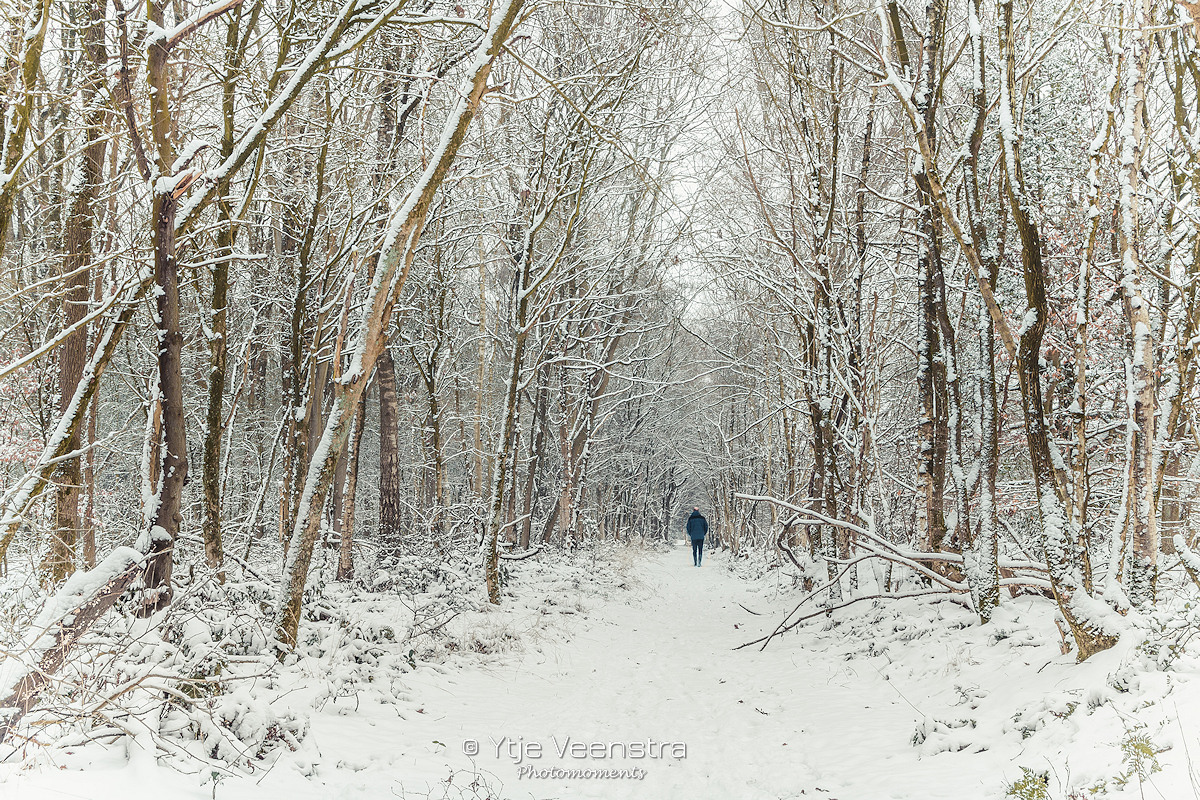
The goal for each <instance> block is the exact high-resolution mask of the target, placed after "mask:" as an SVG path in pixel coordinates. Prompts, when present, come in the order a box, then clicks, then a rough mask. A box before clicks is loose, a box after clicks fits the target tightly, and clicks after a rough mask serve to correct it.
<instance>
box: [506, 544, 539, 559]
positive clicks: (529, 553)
mask: <svg viewBox="0 0 1200 800" xmlns="http://www.w3.org/2000/svg"><path fill="white" fill-rule="evenodd" d="M542 547H544V545H540V544H539V545H538V546H537V547H535V548H533V549H532V550H526V551H525V552H524V553H521V554H519V555H513V554H512V553H501V554H500V558H502V559H504V560H505V561H524V560H525V559H527V558H530V557H532V556H536V555H537V554H538V553H540V552H542Z"/></svg>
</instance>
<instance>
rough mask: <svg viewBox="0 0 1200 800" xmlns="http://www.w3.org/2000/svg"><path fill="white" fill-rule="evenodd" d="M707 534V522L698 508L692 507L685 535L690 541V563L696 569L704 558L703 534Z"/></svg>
mask: <svg viewBox="0 0 1200 800" xmlns="http://www.w3.org/2000/svg"><path fill="white" fill-rule="evenodd" d="M706 533H708V520H706V519H705V518H704V515H703V514H701V513H700V506H693V507H692V515H691V516H690V517H688V521H687V534H688V538H689V539H691V540H692V562H693V563H695V565H696V566H697V567H698V566H700V561H701V560H702V559H703V558H704V534H706Z"/></svg>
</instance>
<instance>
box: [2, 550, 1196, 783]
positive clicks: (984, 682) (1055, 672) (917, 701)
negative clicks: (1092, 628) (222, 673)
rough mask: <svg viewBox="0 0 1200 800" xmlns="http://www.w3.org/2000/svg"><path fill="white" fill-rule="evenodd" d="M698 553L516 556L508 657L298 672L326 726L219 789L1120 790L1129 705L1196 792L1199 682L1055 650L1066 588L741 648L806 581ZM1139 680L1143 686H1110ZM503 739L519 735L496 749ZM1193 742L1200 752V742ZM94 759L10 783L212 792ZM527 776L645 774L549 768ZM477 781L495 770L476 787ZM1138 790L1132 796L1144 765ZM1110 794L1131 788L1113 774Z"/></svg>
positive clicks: (482, 623) (60, 763)
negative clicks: (647, 752) (788, 585)
mask: <svg viewBox="0 0 1200 800" xmlns="http://www.w3.org/2000/svg"><path fill="white" fill-rule="evenodd" d="M689 555H690V548H686V547H684V546H682V544H681V545H680V546H678V547H675V548H672V549H671V550H669V551H665V552H664V551H662V550H659V551H646V550H641V549H636V548H628V549H625V550H624V552H623V556H622V558H623V564H622V565H621V566H620V567H619V568H618V569H617V570H616V572H615V573H614V572H612V570H611V567H612V563H611V562H609V563H608V565H602V569H601V570H596V571H595V574H596V575H599V574H600V573H601V572H605V571H606V570H607V572H605V574H606V575H608V576H609V577H610V580H609V581H608V582H607V583H605V584H603V585H601V582H600V581H599V579H597V582H596V585H591V586H589V585H585V584H587V583H588V581H589V579H588V577H587V576H588V575H589V573H590V572H591V570H590V569H589V567H588V559H589V558H591V556H587V555H586V554H578V555H576V556H575V557H574V558H575V561H574V567H575V568H576V571H575V572H574V573H573V574H574V576H575V577H574V578H569V581H572V582H573V584H568V585H576V586H577V587H578V592H572V591H569V590H568V591H564V590H563V588H562V587H563V583H562V576H563V573H562V572H561V570H559V569H558V566H557V565H556V563H555V562H550V563H548V564H537V563H536V562H519V563H516V564H515V565H514V567H513V576H514V577H513V580H514V586H513V587H512V588H513V589H514V594H515V595H516V597H517V598H519V599H516V600H513V601H511V602H509V603H507V604H506V605H505V606H502V607H501V608H500V609H498V610H497V609H489V610H487V611H486V613H483V614H481V615H479V616H478V617H476V618H475V619H474V620H473V621H472V622H470V623H469V624H470V625H474V626H477V627H479V628H480V629H483V630H490V631H492V632H493V633H495V632H497V631H498V632H500V634H501V635H502V636H515V637H518V638H519V640H520V641H519V644H516V645H514V647H513V648H512V649H511V650H510V651H509V652H507V653H503V654H499V655H478V654H473V653H472V654H461V655H458V656H455V657H453V658H451V659H449V660H448V661H446V662H445V663H444V664H440V665H430V664H421V663H419V664H418V668H417V669H416V670H415V671H414V672H410V673H408V674H406V675H404V676H403V679H402V681H401V683H402V684H403V685H402V686H401V687H399V690H398V691H397V693H396V696H397V702H396V703H395V704H379V703H374V702H368V701H363V702H359V701H358V700H356V699H355V698H354V697H342V698H338V699H336V700H334V701H332V702H330V701H328V700H326V701H320V700H319V699H317V700H314V698H319V691H318V690H319V688H320V685H321V677H322V672H323V670H324V669H325V668H324V666H323V665H322V664H321V663H320V662H319V661H314V662H312V663H308V664H300V665H297V669H298V670H299V671H300V673H302V674H306V675H307V676H308V679H307V680H296V679H295V676H294V675H293V676H292V677H291V678H289V677H287V676H285V677H284V678H283V679H281V681H282V682H285V683H286V681H288V680H293V681H295V686H294V687H293V688H292V689H291V690H290V691H283V692H281V694H280V697H279V699H278V700H276V701H275V702H274V706H275V707H276V709H277V710H278V707H279V706H280V705H288V706H290V707H292V708H297V709H303V710H304V713H307V714H308V715H309V716H310V717H311V721H312V729H311V732H310V734H309V736H308V738H307V739H306V740H305V743H304V747H303V748H302V749H301V750H300V751H299V752H297V753H287V752H286V751H285V752H284V753H283V755H282V756H281V757H280V760H279V761H278V762H277V763H275V764H274V766H272V767H271V768H270V770H269V771H268V772H266V773H265V774H261V773H260V774H256V775H254V776H251V777H241V776H238V777H231V778H227V779H225V780H223V781H221V782H220V783H219V785H218V786H217V787H216V792H215V797H217V798H222V799H228V800H233V799H234V798H269V799H270V800H275V799H276V798H287V800H302V799H303V798H335V797H336V798H384V797H396V796H399V797H406V798H416V797H435V798H443V797H452V798H460V797H469V798H474V797H488V796H491V797H505V798H539V800H540V799H541V798H591V797H596V798H624V797H629V798H655V799H658V800H669V799H671V798H739V800H756V799H757V798H799V797H823V798H836V800H859V799H861V800H880V799H881V798H912V800H918V798H919V799H921V800H927V799H929V798H942V797H944V798H993V797H995V798H999V797H1003V796H1004V791H1005V788H1006V782H1011V781H1012V780H1014V779H1017V778H1020V777H1021V775H1022V772H1021V767H1022V766H1028V767H1030V768H1033V769H1035V770H1037V771H1043V770H1047V769H1049V766H1048V765H1049V764H1053V765H1054V769H1056V770H1057V773H1056V775H1054V776H1052V780H1063V779H1067V780H1069V781H1071V782H1072V784H1074V783H1077V782H1080V781H1089V782H1090V783H1095V782H1096V781H1098V780H1102V779H1106V778H1107V779H1109V780H1110V781H1111V779H1112V777H1113V776H1115V775H1117V774H1118V773H1119V772H1120V771H1121V768H1122V766H1123V764H1122V758H1121V752H1120V750H1119V749H1118V743H1119V742H1120V740H1121V738H1122V736H1123V734H1124V727H1123V725H1122V723H1121V718H1122V716H1126V717H1128V716H1129V714H1130V713H1131V710H1132V709H1134V708H1136V709H1138V710H1139V711H1138V713H1139V719H1140V720H1142V721H1143V722H1145V723H1147V725H1148V728H1147V729H1146V730H1147V731H1149V732H1150V734H1151V736H1152V737H1153V739H1154V741H1155V742H1156V743H1157V744H1158V745H1159V746H1163V745H1169V746H1172V751H1170V752H1166V753H1163V754H1160V755H1159V756H1158V758H1159V760H1160V761H1161V763H1162V765H1163V767H1164V768H1165V772H1161V773H1157V774H1156V775H1155V776H1154V777H1153V780H1154V781H1155V785H1156V786H1157V787H1158V788H1160V789H1161V790H1162V791H1164V792H1165V793H1166V796H1168V797H1191V796H1193V792H1192V790H1191V787H1190V784H1189V781H1188V778H1187V775H1186V766H1187V763H1186V757H1185V753H1184V748H1182V747H1180V746H1179V742H1178V741H1177V740H1178V737H1179V736H1180V735H1181V730H1182V729H1181V728H1180V727H1179V726H1178V725H1173V724H1172V723H1170V722H1169V718H1170V715H1171V712H1172V704H1174V706H1175V711H1176V713H1178V715H1179V716H1180V717H1181V718H1182V719H1183V720H1184V723H1185V727H1186V725H1187V721H1188V720H1189V719H1191V721H1192V722H1195V721H1196V720H1197V719H1200V712H1197V713H1190V716H1189V712H1188V711H1187V709H1188V708H1191V709H1198V710H1200V693H1197V691H1196V690H1195V689H1194V688H1193V687H1192V686H1191V685H1190V684H1187V683H1182V684H1181V683H1180V682H1179V678H1180V676H1178V675H1176V676H1173V677H1172V681H1173V682H1174V683H1175V684H1176V685H1175V688H1174V689H1172V688H1171V687H1170V686H1169V685H1167V680H1166V677H1164V676H1165V674H1164V673H1145V672H1142V673H1138V674H1133V673H1129V668H1128V665H1129V664H1130V663H1133V662H1134V661H1136V659H1135V658H1134V655H1133V653H1132V652H1131V651H1127V650H1126V651H1118V650H1117V649H1114V651H1113V652H1111V653H1108V654H1104V655H1101V656H1099V657H1097V658H1093V659H1091V660H1089V661H1088V662H1087V663H1085V664H1083V665H1076V664H1075V663H1074V659H1073V657H1071V656H1069V655H1068V656H1062V655H1060V654H1059V647H1058V641H1057V638H1056V636H1055V635H1054V634H1053V624H1052V621H1051V616H1050V615H1051V613H1052V611H1051V606H1050V604H1049V602H1048V601H1043V600H1041V599H1029V598H1024V599H1020V600H1016V601H1012V602H1010V603H1008V604H1007V605H1005V606H1003V607H1002V609H1001V612H1000V613H999V615H998V618H997V620H996V621H994V622H993V623H991V624H989V625H987V626H979V625H978V624H972V616H971V615H970V614H969V613H967V612H966V611H963V610H961V609H960V608H958V607H957V606H954V605H950V604H944V605H942V606H931V605H920V606H919V605H916V604H915V603H914V604H913V605H903V604H896V603H892V604H891V605H890V606H888V607H883V608H870V607H869V606H870V602H869V601H868V602H866V603H863V604H861V609H860V610H858V611H854V612H848V611H844V612H838V615H837V617H836V619H837V620H838V624H837V625H836V626H833V627H830V628H829V629H827V630H823V628H824V627H825V625H824V624H822V623H816V624H813V623H810V627H807V628H804V629H802V631H801V632H799V633H797V634H789V635H787V636H785V637H783V638H781V639H778V640H776V641H775V642H773V643H772V644H771V646H770V647H768V648H767V650H766V651H764V652H759V651H758V650H757V649H752V648H747V649H742V650H735V649H734V648H735V647H736V646H737V645H739V644H741V643H743V642H745V641H748V640H751V639H754V638H757V637H758V636H760V635H762V633H764V632H766V631H767V630H769V627H770V626H773V625H774V624H775V622H776V621H777V620H778V618H779V615H780V614H781V613H782V612H783V611H784V610H785V609H788V608H791V607H792V606H793V605H794V604H795V603H796V602H797V600H798V599H799V597H800V595H799V594H797V593H793V592H791V591H788V590H784V589H782V588H780V587H776V586H775V585H774V583H773V582H772V578H771V575H772V574H773V573H772V572H769V571H768V572H767V573H766V574H765V575H763V576H759V577H758V578H757V579H754V580H747V579H746V577H745V575H744V574H739V573H745V572H746V569H745V568H739V570H734V569H731V566H730V560H729V558H728V557H727V556H724V555H720V554H718V555H715V556H714V555H710V556H709V557H708V561H707V563H706V564H705V565H704V566H703V567H702V568H700V569H696V568H693V567H692V566H691V563H690V558H689ZM555 558H556V559H561V558H563V557H562V556H555ZM614 574H615V577H612V576H613V575H614ZM579 576H583V578H582V579H581V578H580V577H579ZM554 580H558V583H554ZM743 606H744V607H745V608H743ZM746 609H750V610H753V611H757V612H759V614H760V615H761V616H755V615H754V614H752V613H750V612H749V611H747V610H746ZM485 638H486V637H485ZM1122 670H1125V672H1124V673H1123V672H1122ZM1123 674H1125V675H1126V677H1125V678H1120V679H1121V680H1125V681H1126V685H1127V686H1129V687H1130V689H1131V691H1128V692H1123V693H1122V692H1114V691H1113V690H1112V689H1111V686H1112V684H1113V683H1114V680H1116V679H1117V678H1119V677H1120V676H1121V675H1123ZM1114 676H1117V678H1114ZM1156 681H1157V682H1156ZM1146 708H1149V709H1150V710H1149V711H1146V710H1145V709H1146ZM1158 708H1162V709H1164V710H1165V712H1166V715H1165V716H1162V717H1161V718H1160V717H1159V714H1158V711H1157V709H1158ZM1014 715H1015V716H1014ZM1193 730H1194V729H1193ZM504 737H508V739H509V740H511V741H517V742H518V744H517V745H516V748H517V749H515V750H510V749H509V745H508V744H507V743H503V739H504ZM568 737H569V740H570V741H572V742H583V743H587V744H591V743H594V742H602V743H604V744H605V745H607V744H608V743H610V742H624V743H626V744H629V743H634V742H642V743H643V744H645V743H647V742H648V740H652V741H653V743H654V745H653V748H652V749H653V750H654V753H655V754H656V755H657V756H658V757H649V756H647V757H644V758H632V757H631V758H626V759H622V758H620V757H619V754H618V757H617V758H597V757H586V758H572V756H571V755H570V752H569V750H568V753H567V754H566V755H565V756H564V757H561V758H560V757H559V754H558V748H559V747H563V746H564V745H565V743H566V741H567V740H568ZM1172 737H1175V738H1174V739H1172ZM468 740H474V741H477V742H479V746H480V751H479V753H478V755H476V756H475V757H474V759H470V758H468V757H467V756H466V755H464V753H463V749H464V742H466V741H468ZM493 740H494V741H498V742H502V745H501V750H500V751H499V753H498V752H497V748H496V747H495V745H494V744H493V743H492V742H493ZM662 742H670V743H677V742H682V743H684V744H685V745H686V756H685V757H682V758H675V757H673V750H672V748H670V747H667V748H665V756H664V754H663V751H664V748H663V747H662V746H660V745H659V743H662ZM530 743H538V744H540V745H541V747H542V753H541V757H540V758H526V759H525V760H523V761H522V762H521V763H517V753H518V752H519V750H520V748H521V746H522V744H524V745H529V744H530ZM1188 745H1189V747H1190V748H1191V750H1192V752H1200V749H1198V748H1197V743H1196V741H1195V735H1194V734H1191V735H1190V737H1189V740H1188ZM565 746H567V747H568V748H569V745H565ZM96 753H97V750H96V748H95V747H93V748H91V749H77V751H72V750H71V749H70V748H68V749H67V750H66V751H62V750H60V751H58V755H55V756H54V757H53V760H44V761H42V762H41V763H40V765H39V766H36V767H34V768H32V769H28V770H25V771H22V772H19V773H13V772H10V773H7V774H3V775H0V780H2V781H3V782H0V795H2V796H3V797H4V798H6V800H7V799H8V798H11V799H12V800H33V799H34V798H58V797H61V798H72V797H84V798H91V799H93V800H109V798H112V800H116V798H121V800H136V799H137V798H147V799H149V798H154V799H155V800H159V799H160V798H164V797H170V798H211V797H213V796H214V792H213V786H212V784H211V782H206V781H207V779H208V776H207V775H206V774H204V772H203V771H202V772H201V773H200V774H196V775H186V774H180V773H178V772H176V771H174V770H170V769H167V768H165V767H161V766H160V767H156V766H155V764H154V763H153V762H151V761H149V760H148V759H146V758H144V757H140V756H139V754H137V753H134V754H132V755H133V757H132V758H130V757H129V754H127V753H126V752H125V747H124V745H123V744H118V745H115V746H114V747H113V748H112V749H111V750H109V751H107V755H105V756H103V757H97V755H96ZM522 766H530V767H533V768H537V769H548V768H549V769H553V768H561V769H612V768H616V769H642V770H644V771H645V776H644V778H641V779H611V778H610V779H598V778H591V779H588V778H572V779H554V778H531V777H527V776H526V775H522V774H521V767H522ZM1067 770H1069V773H1068V772H1067ZM305 772H307V773H308V775H307V776H305V774H304V773H305ZM452 774H453V778H452V780H451V781H450V782H449V783H447V778H448V777H449V776H451V775H452ZM473 775H477V776H478V778H479V779H482V783H476V788H472V786H471V782H472V780H473ZM1068 775H1069V778H1068ZM484 784H486V788H485V787H484ZM1052 785H1054V784H1052ZM1110 786H1111V783H1110ZM1171 786H1174V787H1175V789H1176V793H1172V790H1171V789H1170V788H1169V787H1171ZM1146 788H1147V791H1148V792H1151V793H1150V794H1147V795H1146V796H1158V795H1157V794H1154V793H1153V792H1152V791H1151V787H1150V786H1149V785H1147V787H1146ZM489 790H490V791H492V792H493V794H491V795H489V794H488V793H487V792H488V791H489ZM497 790H498V791H499V794H497V793H495V792H496V791H497ZM1126 790H1127V791H1128V792H1131V793H1130V794H1128V796H1130V797H1134V796H1137V794H1136V793H1137V791H1138V789H1137V782H1136V779H1135V780H1134V781H1133V782H1132V783H1130V784H1128V785H1127V789H1126ZM1179 792H1182V793H1179ZM1055 796H1058V795H1055ZM1111 796H1113V797H1121V796H1124V795H1123V794H1122V793H1121V792H1120V791H1118V790H1117V789H1116V788H1115V787H1113V789H1112V795H1111Z"/></svg>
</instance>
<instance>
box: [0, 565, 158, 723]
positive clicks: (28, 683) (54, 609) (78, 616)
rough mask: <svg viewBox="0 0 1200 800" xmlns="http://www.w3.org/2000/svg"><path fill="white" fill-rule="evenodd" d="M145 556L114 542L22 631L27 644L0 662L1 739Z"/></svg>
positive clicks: (138, 569) (136, 573)
mask: <svg viewBox="0 0 1200 800" xmlns="http://www.w3.org/2000/svg"><path fill="white" fill-rule="evenodd" d="M144 563H145V556H144V555H142V554H141V553H139V552H138V551H136V550H134V549H132V548H130V547H118V548H117V549H116V550H113V551H112V552H111V553H109V555H108V557H107V558H105V559H104V561H102V562H100V563H99V564H98V565H96V566H95V567H94V568H93V569H90V570H88V571H87V572H77V573H76V574H75V575H73V576H71V578H70V580H68V581H67V582H66V583H65V584H63V586H62V588H61V589H60V590H59V591H58V593H57V594H55V595H54V597H52V598H51V599H50V601H49V602H47V603H46V607H45V608H44V609H42V613H41V614H39V615H38V618H37V620H35V621H34V623H33V625H32V626H31V628H30V633H29V634H27V635H26V642H27V644H26V646H25V648H24V649H23V650H22V651H20V652H18V653H11V654H9V656H8V658H7V659H5V660H4V662H2V663H0V692H4V691H8V690H11V693H10V694H9V695H8V696H7V697H5V698H4V699H3V700H0V744H2V743H3V742H4V740H5V739H7V738H8V735H9V734H10V733H12V731H13V730H14V729H15V728H16V726H17V724H18V723H20V721H21V718H22V717H24V716H25V715H26V714H27V713H29V710H30V709H32V708H33V707H34V706H35V705H37V702H38V699H39V698H40V697H41V694H42V692H43V691H44V690H45V688H46V686H48V685H49V683H50V680H51V678H52V677H53V676H54V674H55V673H57V672H58V670H59V669H61V668H62V666H63V664H65V663H66V661H67V656H69V655H70V653H71V649H72V648H73V647H74V646H75V644H76V642H78V641H79V639H80V638H81V637H82V636H83V634H85V633H86V632H87V631H88V629H89V628H91V627H92V625H93V624H95V622H96V621H97V620H98V619H100V618H101V617H102V616H104V614H105V612H107V611H108V610H109V609H110V608H112V606H113V603H115V602H116V601H117V598H118V597H120V596H121V594H122V592H124V591H125V590H126V589H127V588H128V587H129V585H130V584H131V583H133V581H134V579H135V578H137V577H139V576H140V575H141V574H142V566H143V565H144Z"/></svg>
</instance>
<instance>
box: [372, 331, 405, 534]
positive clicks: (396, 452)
mask: <svg viewBox="0 0 1200 800" xmlns="http://www.w3.org/2000/svg"><path fill="white" fill-rule="evenodd" d="M375 383H376V385H377V386H378V387H379V545H380V548H381V549H382V550H383V552H385V553H388V554H389V555H393V556H394V555H399V553H400V544H401V538H402V533H401V511H402V507H401V503H400V497H401V490H400V421H399V416H400V414H399V398H398V397H397V394H396V363H395V362H394V361H393V360H392V354H391V351H390V350H388V349H387V348H384V350H383V352H382V353H380V355H379V360H378V361H377V362H375Z"/></svg>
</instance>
